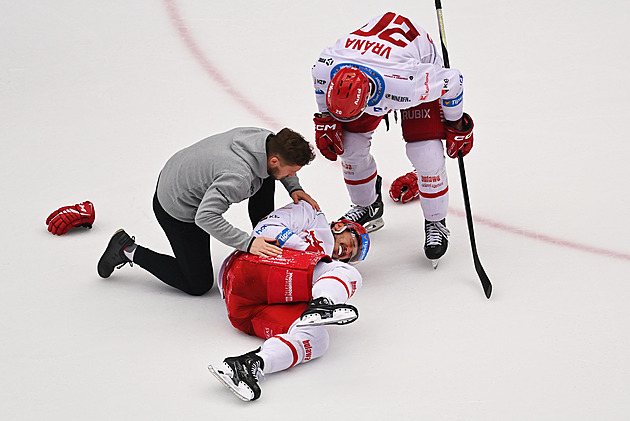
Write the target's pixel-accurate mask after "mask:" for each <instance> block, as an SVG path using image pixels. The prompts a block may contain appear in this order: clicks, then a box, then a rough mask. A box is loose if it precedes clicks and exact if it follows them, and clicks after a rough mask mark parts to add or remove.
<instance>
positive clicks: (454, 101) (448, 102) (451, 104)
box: [442, 92, 464, 107]
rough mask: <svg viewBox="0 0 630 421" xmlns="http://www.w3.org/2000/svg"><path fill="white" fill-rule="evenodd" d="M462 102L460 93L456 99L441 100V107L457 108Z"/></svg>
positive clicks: (462, 97) (462, 94)
mask: <svg viewBox="0 0 630 421" xmlns="http://www.w3.org/2000/svg"><path fill="white" fill-rule="evenodd" d="M463 100H464V93H463V92H461V93H460V94H459V95H457V97H456V98H453V99H443V100H442V105H443V106H444V107H457V106H458V105H459V104H461V102H462V101H463Z"/></svg>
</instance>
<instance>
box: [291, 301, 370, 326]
mask: <svg viewBox="0 0 630 421" xmlns="http://www.w3.org/2000/svg"><path fill="white" fill-rule="evenodd" d="M358 318H359V312H358V310H357V308H356V307H355V306H352V305H350V304H332V303H331V302H330V300H329V299H328V298H324V297H321V298H313V299H312V300H311V301H309V303H308V308H307V309H306V310H305V311H304V313H302V316H301V317H300V321H299V322H298V323H297V325H296V326H321V325H346V324H348V323H352V322H354V321H355V320H356V319H358Z"/></svg>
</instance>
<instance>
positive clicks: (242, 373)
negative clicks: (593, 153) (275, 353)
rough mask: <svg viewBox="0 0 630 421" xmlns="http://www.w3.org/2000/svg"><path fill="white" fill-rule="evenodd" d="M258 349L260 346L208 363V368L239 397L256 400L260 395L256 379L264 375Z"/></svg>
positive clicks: (245, 399)
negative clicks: (236, 355) (213, 363)
mask: <svg viewBox="0 0 630 421" xmlns="http://www.w3.org/2000/svg"><path fill="white" fill-rule="evenodd" d="M258 351H260V348H258V349H257V350H255V351H251V352H248V353H247V354H243V355H240V356H238V357H228V358H226V359H224V360H223V362H222V363H220V364H216V365H215V366H213V365H209V366H208V370H210V372H211V373H212V374H213V375H214V377H216V378H217V379H219V381H220V382H221V383H223V385H224V386H225V387H227V388H228V389H230V390H231V391H232V393H234V394H235V395H236V396H238V398H239V399H241V400H244V401H253V400H256V399H258V398H259V397H260V386H259V385H258V380H259V378H262V377H264V375H263V372H262V370H263V368H264V365H265V364H264V362H263V360H262V358H260V356H258V354H257V352H258Z"/></svg>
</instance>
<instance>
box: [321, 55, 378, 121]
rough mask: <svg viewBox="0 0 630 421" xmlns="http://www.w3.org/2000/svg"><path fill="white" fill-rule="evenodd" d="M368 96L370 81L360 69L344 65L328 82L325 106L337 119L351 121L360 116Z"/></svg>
mask: <svg viewBox="0 0 630 421" xmlns="http://www.w3.org/2000/svg"><path fill="white" fill-rule="evenodd" d="M369 97H370V82H369V80H368V78H367V76H366V75H365V73H363V72H362V71H361V70H359V69H357V68H354V67H344V68H342V69H341V70H339V71H338V72H337V74H336V75H335V76H333V78H332V79H331V80H330V83H329V84H328V91H327V92H326V106H327V107H328V111H329V112H330V114H332V116H333V117H335V118H336V119H337V120H339V121H353V120H356V119H357V118H359V117H361V114H363V111H365V108H366V107H367V103H368V99H369Z"/></svg>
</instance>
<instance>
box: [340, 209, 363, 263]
mask: <svg viewBox="0 0 630 421" xmlns="http://www.w3.org/2000/svg"><path fill="white" fill-rule="evenodd" d="M338 222H341V223H343V225H344V226H343V228H341V229H335V228H334V226H335V225H336V224H337V223H338ZM330 227H331V230H332V232H333V233H334V234H341V233H342V232H344V231H345V230H346V229H347V230H348V231H350V234H352V238H353V242H352V243H353V252H352V256H351V257H350V258H349V259H347V260H344V261H345V262H360V261H361V260H363V259H365V257H366V256H367V253H368V250H369V249H370V236H369V235H368V233H367V231H366V229H365V227H364V226H363V225H361V224H357V223H356V222H353V221H350V220H348V219H340V220H338V221H335V222H333V223H331V224H330Z"/></svg>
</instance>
